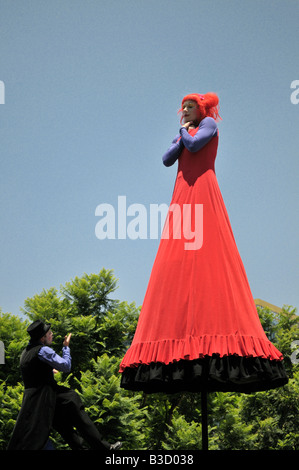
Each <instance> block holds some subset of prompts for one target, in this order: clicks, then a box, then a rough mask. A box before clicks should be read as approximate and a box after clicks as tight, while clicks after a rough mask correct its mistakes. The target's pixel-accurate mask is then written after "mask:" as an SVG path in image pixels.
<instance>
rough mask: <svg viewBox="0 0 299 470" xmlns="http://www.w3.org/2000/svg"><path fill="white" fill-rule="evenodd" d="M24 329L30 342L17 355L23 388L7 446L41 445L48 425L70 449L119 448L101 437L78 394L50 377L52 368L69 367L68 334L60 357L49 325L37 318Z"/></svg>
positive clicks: (64, 369) (29, 447)
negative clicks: (18, 411) (19, 357)
mask: <svg viewBox="0 0 299 470" xmlns="http://www.w3.org/2000/svg"><path fill="white" fill-rule="evenodd" d="M27 332H28V333H29V335H30V342H29V344H28V346H27V347H26V348H25V349H24V351H23V353H22V355H21V359H20V367H21V372H22V376H23V381H24V386H25V391H24V396H23V402H22V407H21V410H20V413H19V415H18V418H17V421H16V424H15V427H14V430H13V434H12V436H11V439H10V442H9V445H8V450H42V449H44V448H45V446H46V444H47V442H48V438H49V434H50V431H51V428H53V429H55V430H56V431H58V432H59V433H60V434H61V436H62V437H63V439H64V440H65V441H66V442H67V443H68V444H69V446H70V447H71V449H72V450H89V449H91V450H101V451H107V450H118V449H120V447H121V443H120V442H116V443H115V444H109V443H108V442H106V441H105V440H104V439H103V438H102V436H101V435H100V433H99V432H98V430H97V428H96V426H95V425H94V423H93V422H92V421H91V419H90V418H89V416H88V415H87V414H86V412H85V411H84V406H83V403H82V402H81V400H80V397H79V395H78V394H77V393H76V392H75V391H73V390H71V389H69V388H67V387H63V386H61V385H58V384H57V382H56V381H55V379H54V375H53V370H55V369H56V370H58V371H62V372H70V370H71V354H70V347H69V343H70V339H71V334H69V335H68V336H66V337H65V339H64V342H63V348H62V357H61V356H59V355H58V354H56V353H55V351H54V350H53V349H52V348H51V347H50V345H51V343H52V339H53V333H52V331H51V325H49V324H45V323H44V322H42V321H40V320H37V321H35V322H34V323H32V324H31V325H30V326H29V327H28V329H27ZM86 444H87V445H86Z"/></svg>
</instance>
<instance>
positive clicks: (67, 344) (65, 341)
mask: <svg viewBox="0 0 299 470" xmlns="http://www.w3.org/2000/svg"><path fill="white" fill-rule="evenodd" d="M71 336H72V333H69V334H68V335H66V336H65V337H64V341H63V346H69V344H70V340H71Z"/></svg>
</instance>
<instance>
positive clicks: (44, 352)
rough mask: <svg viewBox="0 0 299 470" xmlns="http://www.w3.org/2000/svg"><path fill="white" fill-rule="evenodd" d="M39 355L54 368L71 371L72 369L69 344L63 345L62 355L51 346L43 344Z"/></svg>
mask: <svg viewBox="0 0 299 470" xmlns="http://www.w3.org/2000/svg"><path fill="white" fill-rule="evenodd" d="M38 357H39V359H40V360H41V361H43V362H46V363H47V364H49V365H50V366H51V367H53V369H57V370H59V371H61V372H70V370H71V367H72V358H71V351H70V348H69V347H68V346H63V348H62V357H61V356H59V354H57V353H56V352H55V351H54V350H53V349H52V348H50V347H49V346H42V347H41V348H40V350H39V352H38Z"/></svg>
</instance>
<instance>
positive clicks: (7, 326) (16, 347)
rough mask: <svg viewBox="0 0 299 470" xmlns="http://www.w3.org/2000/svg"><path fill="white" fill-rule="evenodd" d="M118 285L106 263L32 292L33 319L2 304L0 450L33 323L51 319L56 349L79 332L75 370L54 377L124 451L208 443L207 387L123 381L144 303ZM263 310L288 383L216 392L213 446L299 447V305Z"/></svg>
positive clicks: (59, 443)
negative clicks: (152, 389)
mask: <svg viewBox="0 0 299 470" xmlns="http://www.w3.org/2000/svg"><path fill="white" fill-rule="evenodd" d="M116 287H117V280H116V279H115V277H114V275H113V272H112V271H108V270H105V269H103V270H101V271H100V272H99V273H98V274H90V275H87V274H85V275H83V276H82V277H81V278H79V277H76V278H75V279H74V280H71V281H70V282H67V283H66V284H65V285H64V286H60V288H59V289H56V288H51V289H49V290H43V291H42V292H41V293H40V294H37V295H35V296H34V297H32V298H28V299H26V300H25V303H24V309H23V313H24V315H25V317H26V320H22V319H20V318H19V317H17V316H13V315H11V314H3V313H2V312H0V319H1V322H0V340H1V341H3V342H4V344H5V364H4V365H0V403H1V405H0V449H5V448H6V446H7V443H8V439H9V437H10V434H11V431H12V429H13V425H14V422H15V420H16V417H17V414H18V411H19V409H20V406H21V401H22V394H23V385H22V383H21V377H20V373H19V355H20V353H21V350H22V349H23V347H24V346H25V345H26V344H27V342H28V334H27V332H26V328H27V326H28V324H29V323H31V322H32V321H34V320H36V319H38V318H40V319H42V320H44V321H46V322H50V323H51V325H52V329H53V331H54V343H53V347H54V348H55V349H56V350H57V352H59V351H60V349H61V347H62V342H63V338H64V336H65V335H66V334H67V333H69V332H72V339H71V354H72V372H71V373H70V374H63V373H59V374H56V375H55V379H56V380H57V381H58V382H59V383H61V384H64V385H66V386H71V387H72V388H75V389H76V390H77V392H78V393H79V394H80V396H81V398H82V401H83V403H84V405H85V407H86V410H87V412H88V414H89V415H90V416H91V418H92V420H93V421H94V422H95V423H96V426H98V428H99V430H100V432H101V433H103V434H105V436H107V437H108V438H109V439H111V440H114V439H120V440H122V441H123V443H124V446H123V448H124V449H125V450H126V449H153V450H155V449H156V450H159V449H166V450H170V449H180V450H195V449H200V448H201V396H200V393H179V394H173V395H167V394H151V395H147V394H144V393H141V392H135V393H133V392H129V391H126V390H124V389H121V388H120V374H119V372H118V368H119V364H120V361H121V359H122V357H123V355H124V353H125V351H126V349H127V348H128V347H129V345H130V344H131V341H132V338H133V335H134V332H135V329H136V325H137V320H138V316H139V312H140V309H139V308H137V307H136V305H135V304H134V303H132V304H128V303H127V302H124V301H119V300H115V299H112V298H111V296H112V294H113V292H114V291H115V289H116ZM258 313H259V316H260V319H261V322H262V325H263V327H264V329H265V332H266V334H267V335H268V336H269V338H270V340H271V341H272V342H273V343H274V344H275V345H276V347H277V348H278V349H279V350H280V351H281V352H282V353H283V355H284V357H285V364H286V367H287V372H288V375H289V377H290V380H289V383H288V384H287V385H286V386H284V387H280V388H279V389H274V390H269V391H265V392H258V393H253V394H249V395H246V394H234V393H220V392H219V393H210V394H209V395H208V424H209V448H210V449H213V450H223V449H234V450H250V449H286V450H298V448H299V436H298V429H299V421H298V420H299V413H298V409H299V402H298V400H299V398H298V397H299V365H298V361H297V360H294V358H295V356H296V354H294V341H298V339H299V336H298V316H297V315H296V309H294V308H293V307H289V306H284V307H283V309H282V311H281V312H280V313H279V314H274V313H273V312H271V311H270V310H269V309H265V308H263V309H261V308H258ZM295 344H297V343H295ZM296 347H297V350H298V349H299V348H298V346H295V348H296ZM51 438H52V440H53V442H54V444H55V447H56V448H57V449H66V448H68V447H67V445H66V444H65V442H64V441H63V440H62V439H61V437H60V436H59V435H57V434H56V433H52V435H51Z"/></svg>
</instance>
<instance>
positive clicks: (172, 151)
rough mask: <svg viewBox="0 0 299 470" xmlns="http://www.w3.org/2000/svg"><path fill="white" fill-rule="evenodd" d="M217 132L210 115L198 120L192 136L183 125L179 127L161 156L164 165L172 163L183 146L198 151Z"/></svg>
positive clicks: (190, 150) (191, 150)
mask: <svg viewBox="0 0 299 470" xmlns="http://www.w3.org/2000/svg"><path fill="white" fill-rule="evenodd" d="M217 132H218V127H217V124H216V122H215V120H214V119H213V118H211V117H206V118H204V119H203V120H202V121H201V122H200V124H199V127H198V130H197V132H196V134H195V135H194V136H191V135H190V134H189V133H188V131H187V130H186V129H185V128H184V127H181V128H180V133H179V134H178V135H177V136H176V137H175V138H174V139H173V141H172V144H171V146H170V147H169V149H168V150H167V151H166V153H165V154H164V155H163V157H162V161H163V163H164V165H165V166H171V165H173V164H174V163H175V162H176V160H177V159H178V158H179V156H180V155H181V152H182V150H183V148H184V147H186V148H187V150H189V152H198V151H199V150H200V149H201V148H202V147H204V146H205V145H206V144H207V143H208V142H209V141H210V140H211V139H212V137H214V136H215V135H217ZM180 137H181V138H180Z"/></svg>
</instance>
